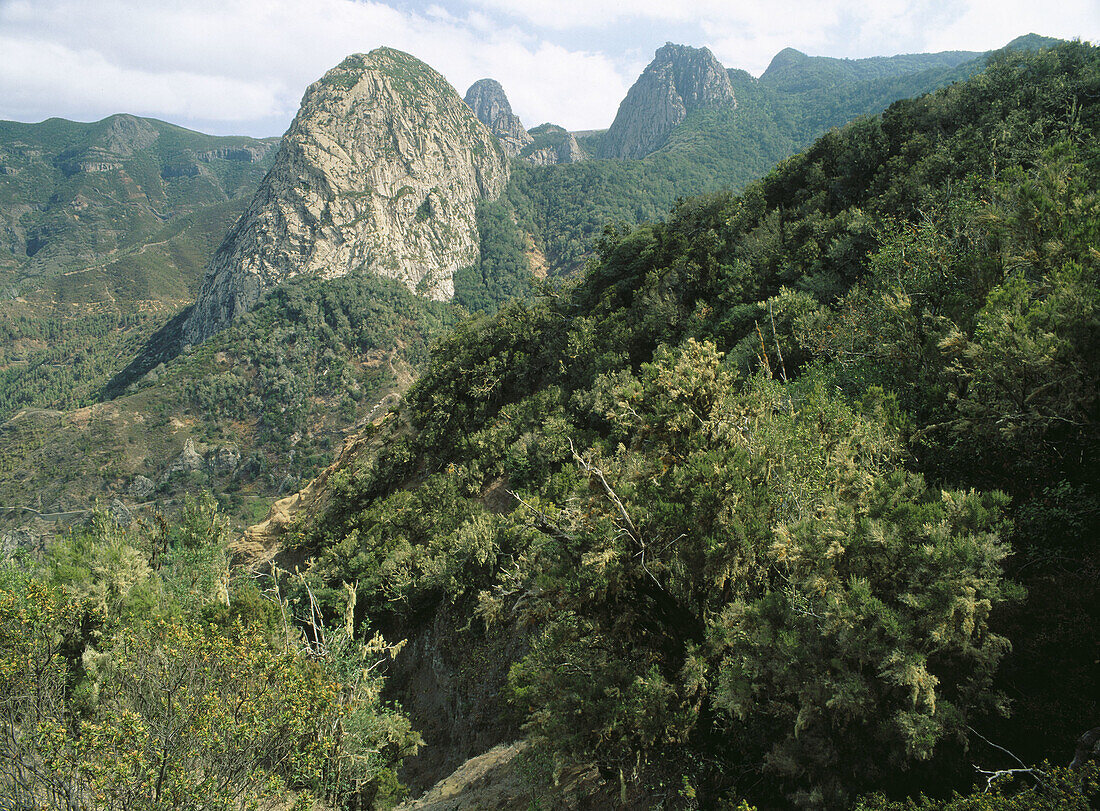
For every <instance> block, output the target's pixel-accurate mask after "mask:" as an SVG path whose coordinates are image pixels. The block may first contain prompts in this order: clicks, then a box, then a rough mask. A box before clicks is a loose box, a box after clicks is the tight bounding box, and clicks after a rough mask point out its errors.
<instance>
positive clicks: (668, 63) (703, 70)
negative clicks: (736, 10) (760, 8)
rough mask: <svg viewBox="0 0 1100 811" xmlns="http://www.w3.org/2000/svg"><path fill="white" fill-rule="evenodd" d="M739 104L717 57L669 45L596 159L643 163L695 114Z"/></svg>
mask: <svg viewBox="0 0 1100 811" xmlns="http://www.w3.org/2000/svg"><path fill="white" fill-rule="evenodd" d="M736 104H737V100H736V99H735V98H734V94H733V86H732V85H731V84H730V79H729V76H728V75H727V74H726V70H725V68H723V67H722V65H721V63H720V62H719V61H718V60H717V59H715V58H714V54H712V53H711V52H710V51H709V50H708V49H707V48H691V47H688V46H686V45H673V44H672V43H671V42H670V43H667V44H665V45H664V47H662V48H659V49H658V50H657V53H656V55H655V57H654V59H653V61H652V62H650V63H649V66H648V67H647V68H646V69H645V70H644V71H643V72H642V75H641V76H639V77H638V81H636V82H635V83H634V86H633V87H631V88H630V90H629V92H628V93H627V94H626V98H625V99H623V102H622V104H620V105H619V112H618V114H617V115H616V116H615V121H614V122H613V123H612V124H611V128H610V129H609V130H608V131H607V134H606V135H605V136H604V137H603V139H602V140H601V141H600V149H599V155H598V157H601V158H644V157H645V156H646V155H648V154H649V153H651V152H653V151H654V150H656V149H658V148H660V146H661V145H662V144H664V142H665V141H666V140H667V139H668V136H669V133H670V132H672V130H673V129H674V128H675V127H676V126H677V125H678V124H679V123H680V122H682V121H683V120H684V119H685V118H687V115H688V113H689V112H691V111H692V110H695V109H697V108H708V107H722V106H726V105H732V106H736Z"/></svg>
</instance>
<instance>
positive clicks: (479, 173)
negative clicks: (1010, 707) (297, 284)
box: [179, 48, 508, 344]
mask: <svg viewBox="0 0 1100 811" xmlns="http://www.w3.org/2000/svg"><path fill="white" fill-rule="evenodd" d="M507 180H508V163H507V157H506V155H505V153H504V150H503V149H502V148H501V146H500V143H499V142H498V140H497V139H496V138H495V137H494V136H493V135H492V133H490V132H489V131H488V130H487V129H486V128H485V127H484V126H483V125H482V124H481V123H480V122H479V121H478V120H477V118H476V117H475V116H474V114H473V113H472V112H471V110H470V108H469V107H467V106H466V104H464V103H463V101H462V99H460V98H459V96H458V94H457V93H456V92H455V90H454V88H453V87H451V85H450V84H448V83H447V81H446V79H444V78H443V77H442V76H441V75H440V74H439V73H437V72H436V71H434V70H432V69H431V68H430V67H428V66H427V65H425V64H424V63H423V62H420V61H419V60H417V59H415V58H413V57H412V56H409V55H408V54H405V53H402V52H400V51H395V50H392V49H389V48H379V49H377V50H374V51H371V52H370V53H369V54H365V55H364V54H355V55H353V56H349V57H348V58H347V59H345V60H344V61H343V62H342V63H340V65H338V66H337V67H335V68H333V69H332V70H331V71H329V72H328V73H326V74H325V76H324V77H323V78H322V79H321V80H320V81H318V82H315V83H314V84H312V85H311V86H310V87H309V89H308V90H307V91H306V94H305V97H304V98H303V100H302V106H301V109H300V110H299V111H298V115H297V116H296V117H295V119H294V122H293V123H292V124H291V126H290V129H289V130H288V131H287V134H286V135H285V136H284V138H283V145H282V148H281V149H280V151H279V154H278V156H277V157H276V159H275V165H274V166H273V168H272V170H271V172H270V174H269V175H268V176H267V178H266V179H265V180H264V182H263V183H262V184H261V186H260V188H259V190H258V191H257V193H256V196H255V197H254V198H253V200H252V203H251V205H250V206H249V209H248V211H247V212H246V213H245V215H244V216H243V217H242V218H241V219H240V220H239V221H238V223H237V224H236V226H234V228H233V229H232V230H231V231H230V232H229V235H228V236H227V237H226V239H225V241H224V242H223V243H222V245H221V247H220V248H219V249H218V252H217V253H216V254H215V256H214V258H213V260H212V261H211V264H210V267H209V269H208V271H207V274H206V278H205V279H204V281H203V285H202V290H201V292H200V293H199V296H198V299H197V300H196V302H195V306H194V307H193V308H192V310H191V312H190V314H189V315H188V316H187V318H186V320H185V322H184V323H183V324H182V330H181V335H180V338H179V343H180V344H186V343H192V344H193V343H198V342H199V341H202V340H204V339H205V338H207V337H209V336H210V335H212V334H213V333H215V332H217V331H218V330H219V329H221V328H222V327H224V326H226V325H227V324H228V323H230V322H231V321H232V320H233V319H235V318H237V317H238V316H240V315H241V314H242V313H244V312H246V311H247V310H248V309H250V308H251V307H252V306H253V305H254V304H255V303H256V301H257V300H258V299H259V298H260V296H261V295H262V294H263V293H265V292H266V291H268V290H270V289H271V288H273V287H275V286H276V285H277V284H279V283H280V282H282V281H283V280H285V279H288V278H291V277H293V276H297V275H299V274H311V275H316V276H321V277H323V278H336V277H339V276H344V275H346V274H348V273H349V272H351V271H353V270H357V269H360V268H366V269H368V270H370V271H371V272H374V273H377V274H378V275H381V276H386V277H389V278H394V279H398V280H399V281H401V282H403V283H404V284H406V285H407V286H408V287H409V289H410V290H413V291H415V292H417V293H420V294H422V295H425V296H428V297H430V298H433V299H448V298H450V297H451V296H452V295H453V292H454V283H453V273H454V271H455V270H457V269H458V268H460V267H462V266H465V265H469V264H471V263H473V262H475V261H476V260H477V257H478V235H477V225H476V221H475V212H476V205H477V201H478V200H479V199H481V198H490V199H491V198H495V197H496V196H497V195H499V194H500V192H501V190H502V189H503V188H504V185H505V183H507Z"/></svg>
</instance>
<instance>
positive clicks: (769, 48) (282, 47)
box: [0, 0, 1100, 136]
mask: <svg viewBox="0 0 1100 811" xmlns="http://www.w3.org/2000/svg"><path fill="white" fill-rule="evenodd" d="M1029 32H1035V33H1039V34H1044V35H1047V36H1055V37H1062V38H1066V39H1072V38H1075V37H1076V38H1080V39H1083V40H1087V41H1090V42H1094V43H1100V0H1057V2H1046V3H1040V2H1036V0H636V1H635V2H628V1H627V0H618V1H616V0H384V1H382V0H378V1H377V2H376V1H374V0H0V119H8V120H16V121H41V120H43V119H46V118H50V117H53V116H59V117H62V118H69V119H74V120H78V121H96V120H99V119H101V118H104V117H106V116H108V115H111V114H113V113H120V112H126V113H132V114H135V115H141V116H149V117H152V118H159V119H163V120H165V121H170V122H172V123H175V124H180V125H182V126H186V127H190V128H192V129H197V130H200V131H202V132H208V133H212V134H217V135H253V136H268V135H280V134H282V133H283V131H285V130H286V128H287V127H288V126H289V124H290V121H291V119H292V118H293V117H294V113H295V112H296V111H297V109H298V104H299V102H300V100H301V97H302V93H303V92H304V91H305V88H306V87H307V86H308V85H309V84H310V82H313V81H315V80H316V79H318V78H320V77H321V76H322V75H323V74H324V72H325V71H326V70H328V69H329V68H331V67H333V66H335V65H336V64H338V63H339V62H340V61H341V60H342V59H343V58H344V57H345V56H347V55H348V54H350V53H355V52H365V51H369V50H371V49H373V48H376V47H378V46H381V45H387V46H390V47H394V48H399V49H401V50H404V51H407V52H409V53H411V54H413V55H414V56H416V57H418V58H420V59H422V60H423V61H425V62H427V63H428V64H429V65H431V66H432V67H434V68H435V69H436V70H438V71H440V72H441V73H442V74H443V75H444V76H446V77H447V79H448V80H450V82H451V83H452V84H453V85H454V86H455V88H456V89H457V90H458V92H459V94H460V95H462V94H464V93H465V91H466V88H467V87H469V85H470V84H472V83H473V82H474V81H476V80H477V79H481V78H485V77H491V78H494V79H497V80H498V81H500V82H501V84H502V85H503V86H504V89H505V91H506V92H507V94H508V97H509V100H510V101H511V104H512V108H513V111H514V112H515V113H516V114H517V115H519V117H520V118H521V119H522V120H523V122H524V124H525V125H526V126H527V127H529V128H530V127H533V126H535V125H537V124H541V123H544V122H547V121H550V122H553V123H556V124H560V125H562V126H564V127H566V128H567V129H571V130H584V129H599V128H603V127H607V126H608V125H609V124H610V123H611V121H612V119H613V118H614V117H615V112H616V110H617V109H618V105H619V102H620V101H621V100H622V98H623V96H624V95H625V94H626V91H627V89H628V88H629V87H630V85H631V84H632V83H633V82H634V80H635V79H636V78H637V76H638V74H639V73H641V71H642V69H643V68H644V67H645V65H646V64H647V63H648V62H649V61H650V60H651V59H652V57H653V52H654V51H655V50H656V49H657V48H659V47H660V46H661V45H663V44H664V43H665V42H666V41H671V42H677V43H681V44H685V45H694V46H707V47H709V48H710V49H711V50H712V51H713V52H714V54H715V56H717V57H718V59H719V61H721V62H722V64H724V65H725V66H726V67H730V68H743V69H745V70H747V71H749V72H750V73H752V74H754V75H759V74H760V73H762V72H763V71H764V70H765V69H766V68H767V66H768V63H769V61H770V60H771V58H772V57H773V56H774V55H775V54H776V53H777V52H778V51H780V50H782V49H783V48H786V47H793V48H797V49H798V50H800V51H802V52H804V53H807V54H810V55H815V56H836V57H847V58H860V57H867V56H891V55H893V54H898V53H920V52H932V51H943V50H969V51H984V50H990V49H993V48H998V47H1001V46H1002V45H1004V44H1006V43H1007V42H1008V41H1010V40H1011V39H1013V38H1015V37H1017V36H1019V35H1021V34H1026V33H1029Z"/></svg>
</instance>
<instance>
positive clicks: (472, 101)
mask: <svg viewBox="0 0 1100 811" xmlns="http://www.w3.org/2000/svg"><path fill="white" fill-rule="evenodd" d="M466 104H467V105H469V107H470V109H471V110H473V111H474V115H476V116H477V118H478V120H479V121H480V122H481V123H482V124H484V125H485V126H486V127H488V128H489V131H490V132H492V133H493V135H495V136H497V138H499V139H500V145H501V146H503V147H504V151H505V152H507V153H508V155H509V156H510V157H513V158H519V159H520V160H522V161H523V162H524V163H530V164H533V165H535V166H551V165H554V164H558V163H576V162H577V161H580V160H584V159H585V158H586V157H588V156H587V155H586V154H585V152H584V150H583V149H581V147H580V146H579V145H578V143H577V139H576V137H575V136H574V135H573V134H572V133H570V132H567V131H566V130H565V129H564V128H563V127H559V126H557V125H556V124H541V125H540V126H538V127H535V128H534V129H533V130H531V131H530V132H528V131H527V130H526V129H524V128H523V123H522V122H521V121H520V120H519V117H518V116H516V115H515V114H514V113H513V112H512V105H511V104H509V103H508V96H507V95H505V93H504V88H503V87H501V85H500V82H498V81H496V80H495V79H480V80H478V81H476V82H474V83H473V84H472V85H470V89H469V90H467V91H466Z"/></svg>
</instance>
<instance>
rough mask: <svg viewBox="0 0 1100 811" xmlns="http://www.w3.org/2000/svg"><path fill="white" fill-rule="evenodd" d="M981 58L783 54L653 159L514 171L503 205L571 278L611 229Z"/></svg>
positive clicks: (741, 77)
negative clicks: (733, 101)
mask: <svg viewBox="0 0 1100 811" xmlns="http://www.w3.org/2000/svg"><path fill="white" fill-rule="evenodd" d="M1056 42H1057V40H1052V39H1049V38H1046V37H1038V36H1036V35H1028V36H1025V37H1020V38H1018V39H1017V40H1014V41H1013V42H1012V43H1010V44H1009V45H1008V46H1006V47H1007V48H1008V49H1015V50H1029V49H1030V50H1035V49H1038V48H1041V47H1044V46H1049V45H1052V44H1054V43H1056ZM985 59H986V56H985V55H983V54H977V53H973V52H968V51H948V52H943V53H938V54H910V55H904V56H896V57H875V58H871V59H856V60H850V59H834V58H830V57H809V56H806V55H805V54H802V53H800V52H798V51H795V50H793V49H790V48H788V49H786V50H784V51H782V52H780V53H779V54H778V55H776V57H775V58H774V60H773V61H772V64H771V66H770V67H769V68H768V70H767V71H765V73H764V74H763V75H762V76H761V77H760V78H759V79H755V78H753V77H752V76H750V75H749V74H748V73H746V72H745V71H742V70H736V69H731V70H730V71H729V75H730V79H731V82H732V84H733V89H734V94H735V96H736V98H737V108H736V109H712V110H697V111H694V112H693V113H691V114H690V115H689V116H688V118H687V119H686V120H685V121H684V122H683V123H682V124H681V125H680V126H678V127H677V128H676V129H675V130H673V132H672V133H671V135H670V136H669V139H668V141H667V142H666V143H665V144H664V145H663V146H662V147H661V148H660V149H658V150H657V151H656V152H654V153H652V154H651V155H648V156H647V157H645V158H643V159H641V160H637V161H585V162H582V163H580V164H570V165H564V166H544V167H529V166H523V165H517V168H516V170H515V172H514V175H513V178H512V181H511V183H510V185H509V188H508V190H507V192H506V196H507V199H508V201H509V203H510V205H511V206H512V207H513V210H514V212H515V214H516V217H517V219H518V221H519V223H520V224H521V226H522V227H523V228H524V229H525V230H527V231H528V233H530V234H531V235H532V236H533V237H534V238H535V241H536V243H537V244H538V246H539V247H540V248H541V250H542V251H543V252H544V253H545V255H546V257H547V260H548V263H549V267H550V270H551V272H552V273H557V274H569V273H572V272H575V271H576V270H577V269H579V268H580V267H581V265H582V264H583V263H584V260H585V258H586V257H587V256H588V255H589V252H590V250H591V248H592V245H593V242H594V240H595V239H596V238H598V237H599V235H600V234H601V233H602V230H603V227H604V225H605V224H606V223H608V222H625V223H629V224H636V223H640V222H646V221H650V220H653V219H656V218H658V217H661V216H663V214H664V212H665V211H667V210H668V209H669V208H670V207H671V206H672V205H673V203H674V202H675V201H676V200H677V199H678V198H680V197H684V196H689V195H697V194H704V193H707V192H711V191H719V190H724V189H732V190H734V191H736V190H739V189H741V188H744V187H745V186H746V185H748V184H749V183H750V182H752V181H753V180H756V179H757V178H759V177H762V176H763V175H764V174H765V173H766V172H768V171H769V170H770V169H771V167H773V166H774V165H775V164H776V163H778V162H779V161H781V160H783V159H784V158H786V157H788V156H790V155H792V154H794V153H795V152H797V151H798V150H800V149H803V148H805V147H806V146H808V145H809V144H810V143H811V142H812V141H813V140H814V139H816V138H818V137H819V136H821V135H822V134H823V133H825V132H827V131H828V130H829V129H831V128H833V127H837V126H842V125H844V124H846V123H848V122H849V121H852V120H854V119H856V118H858V117H860V116H864V115H874V114H876V113H879V112H881V111H882V110H884V109H885V108H886V107H887V106H889V105H890V104H891V103H893V102H894V101H897V100H898V99H903V98H911V97H914V96H919V95H921V94H924V93H929V92H931V91H934V90H937V89H939V88H941V87H944V86H946V85H949V84H951V83H952V82H956V81H960V80H962V79H965V78H966V77H968V76H970V75H971V74H973V73H975V72H977V71H979V70H981V69H982V67H983V65H984V63H985ZM598 140H599V135H598V134H596V135H588V136H586V137H584V138H582V139H581V144H582V146H583V147H584V148H585V149H586V150H587V151H588V153H589V154H594V152H595V151H596V149H597V146H598Z"/></svg>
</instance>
